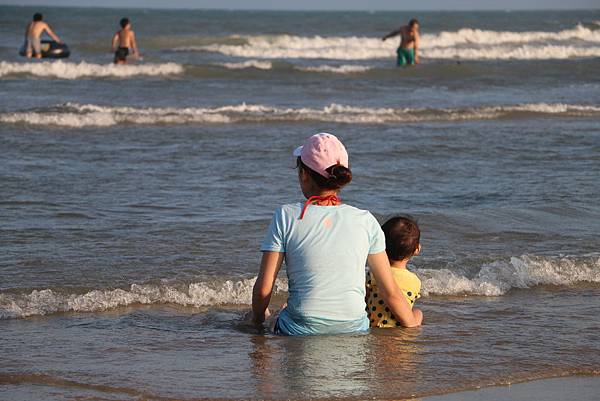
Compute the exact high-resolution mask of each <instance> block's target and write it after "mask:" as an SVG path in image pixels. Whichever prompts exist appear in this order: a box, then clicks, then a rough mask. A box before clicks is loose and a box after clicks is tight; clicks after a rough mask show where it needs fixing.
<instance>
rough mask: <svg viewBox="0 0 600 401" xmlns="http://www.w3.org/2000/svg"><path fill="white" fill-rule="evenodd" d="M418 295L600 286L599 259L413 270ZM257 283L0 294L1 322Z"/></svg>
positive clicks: (238, 294) (208, 299)
mask: <svg viewBox="0 0 600 401" xmlns="http://www.w3.org/2000/svg"><path fill="white" fill-rule="evenodd" d="M414 271H415V272H416V273H417V274H418V275H419V277H420V278H421V280H422V284H423V288H422V294H423V295H425V296H431V295H477V296H501V295H504V294H506V293H507V292H509V291H510V290H511V289H514V288H521V289H526V288H532V287H535V286H538V285H554V286H562V287H569V286H574V285H577V284H579V283H593V284H598V283H600V258H598V257H588V258H568V257H563V258H547V257H546V258H543V257H535V256H521V257H513V258H510V259H509V260H500V261H496V262H494V263H490V264H485V265H483V266H481V267H480V269H479V271H478V272H477V273H476V274H475V276H467V275H464V274H461V273H460V272H455V271H451V270H448V269H441V270H433V269H416V270H414ZM255 281H256V278H252V279H243V280H237V281H234V280H224V281H220V282H219V281H218V280H215V281H214V282H195V283H189V284H178V285H177V284H167V283H165V284H132V285H131V286H130V287H129V288H126V289H119V288H117V289H96V290H91V291H88V292H85V293H69V292H65V291H64V290H56V289H49V288H48V289H41V290H33V291H31V292H27V293H14V292H11V293H0V319H11V318H23V317H27V316H34V315H48V314H52V313H60V312H100V311H107V310H111V309H115V308H119V307H124V306H129V305H136V304H138V305H159V304H175V305H182V306H191V307H211V306H219V305H250V304H251V302H252V287H253V285H254V282H255ZM287 290H288V284H287V280H285V279H278V280H277V281H276V285H275V292H276V293H286V292H287Z"/></svg>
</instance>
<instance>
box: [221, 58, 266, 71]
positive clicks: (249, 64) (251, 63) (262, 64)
mask: <svg viewBox="0 0 600 401" xmlns="http://www.w3.org/2000/svg"><path fill="white" fill-rule="evenodd" d="M220 65H221V66H223V67H225V68H229V69H230V70H242V69H246V68H256V69H259V70H270V69H271V68H273V63H271V62H270V61H261V60H247V61H242V62H239V63H223V64H220Z"/></svg>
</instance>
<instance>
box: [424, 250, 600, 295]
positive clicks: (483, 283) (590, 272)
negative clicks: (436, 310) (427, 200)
mask: <svg viewBox="0 0 600 401" xmlns="http://www.w3.org/2000/svg"><path fill="white" fill-rule="evenodd" d="M415 273H416V274H417V275H418V276H419V277H420V278H421V281H422V285H423V290H422V293H423V294H424V295H462V294H466V295H482V296H500V295H504V294H506V293H507V292H508V291H509V290H511V289H513V288H531V287H535V286H537V285H555V286H572V285H574V284H577V283H582V282H588V283H600V258H596V259H587V260H585V259H584V260H574V259H570V258H566V257H565V258H541V257H531V256H522V257H519V258H517V257H512V258H510V261H496V262H494V263H490V264H486V265H484V266H482V267H481V269H480V270H479V271H478V272H477V274H476V275H475V277H472V278H469V277H467V276H464V275H461V274H458V273H455V272H453V271H451V270H447V269H442V270H431V269H416V270H415Z"/></svg>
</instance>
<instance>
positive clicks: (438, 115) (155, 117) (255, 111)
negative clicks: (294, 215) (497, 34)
mask: <svg viewBox="0 0 600 401" xmlns="http://www.w3.org/2000/svg"><path fill="white" fill-rule="evenodd" d="M540 115H547V116H561V117H593V116H600V106H589V105H577V104H561V103H555V104H549V103H526V104H517V105H505V106H485V107H471V108H462V109H461V108H447V109H428V108H370V107H354V106H346V105H340V104H335V103H333V104H330V105H329V106H326V107H323V108H282V107H274V106H266V105H260V104H258V105H252V104H245V103H242V104H239V105H231V106H222V107H215V108H202V107H189V108H152V107H150V108H135V107H121V106H119V107H110V106H99V105H93V104H77V103H66V104H63V105H59V106H57V107H50V108H42V109H33V110H29V111H16V112H6V113H0V123H9V124H28V125H43V126H60V127H72V128H82V127H108V126H113V125H117V124H146V125H152V124H203V123H207V124H230V123H259V122H307V121H308V122H310V121H313V122H314V121H317V122H335V123H352V124H394V123H415V122H436V121H465V120H490V119H501V118H515V117H517V118H518V117H528V116H540Z"/></svg>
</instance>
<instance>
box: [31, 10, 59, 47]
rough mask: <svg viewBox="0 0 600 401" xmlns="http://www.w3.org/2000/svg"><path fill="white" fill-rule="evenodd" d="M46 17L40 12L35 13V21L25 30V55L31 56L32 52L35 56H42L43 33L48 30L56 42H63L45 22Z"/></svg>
mask: <svg viewBox="0 0 600 401" xmlns="http://www.w3.org/2000/svg"><path fill="white" fill-rule="evenodd" d="M43 19H44V17H43V16H42V14H40V13H35V14H33V21H31V22H30V23H29V25H27V29H26V30H25V55H26V56H27V58H31V56H32V54H33V55H34V56H35V58H42V41H41V38H42V34H43V33H44V32H46V33H47V34H48V36H50V37H51V38H52V39H53V40H54V41H55V42H58V43H61V42H60V39H59V38H58V36H56V34H55V33H54V32H53V31H52V29H50V27H49V26H48V24H46V23H45V22H43V21H42V20H43Z"/></svg>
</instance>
